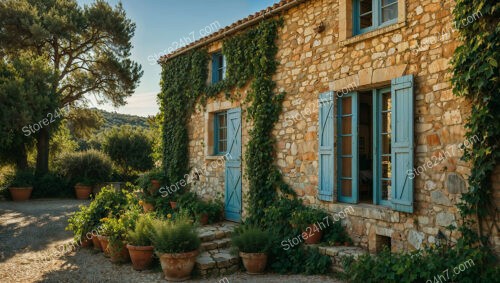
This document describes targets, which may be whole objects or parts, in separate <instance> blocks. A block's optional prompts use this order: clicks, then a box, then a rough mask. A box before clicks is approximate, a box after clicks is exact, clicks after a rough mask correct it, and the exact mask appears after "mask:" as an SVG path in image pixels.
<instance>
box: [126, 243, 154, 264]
mask: <svg viewBox="0 0 500 283" xmlns="http://www.w3.org/2000/svg"><path fill="white" fill-rule="evenodd" d="M127 249H128V252H129V254H130V259H131V260H132V267H133V268H134V269H135V270H146V269H149V268H150V267H151V264H152V263H153V250H154V247H153V246H132V245H127Z"/></svg>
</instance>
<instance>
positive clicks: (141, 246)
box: [127, 215, 154, 270]
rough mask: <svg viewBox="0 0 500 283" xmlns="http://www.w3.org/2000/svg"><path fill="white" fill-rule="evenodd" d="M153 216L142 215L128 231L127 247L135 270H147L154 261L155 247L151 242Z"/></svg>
mask: <svg viewBox="0 0 500 283" xmlns="http://www.w3.org/2000/svg"><path fill="white" fill-rule="evenodd" d="M151 221H152V219H151V217H150V216H149V215H141V216H140V217H139V219H138V220H137V223H136V224H135V227H134V228H133V229H130V230H129V231H128V233H127V241H128V244H127V249H128V251H129V254H130V259H131V260H132V267H133V268H134V269H135V270H145V269H149V268H150V267H151V264H152V262H153V253H154V247H153V246H152V243H151V229H152V224H151Z"/></svg>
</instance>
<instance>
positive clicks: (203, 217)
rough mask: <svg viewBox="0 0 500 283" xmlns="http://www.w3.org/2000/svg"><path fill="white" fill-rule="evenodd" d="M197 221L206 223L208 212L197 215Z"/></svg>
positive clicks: (202, 223)
mask: <svg viewBox="0 0 500 283" xmlns="http://www.w3.org/2000/svg"><path fill="white" fill-rule="evenodd" d="M198 221H199V222H200V224H201V225H207V224H208V214H207V213H203V214H201V215H199V217H198Z"/></svg>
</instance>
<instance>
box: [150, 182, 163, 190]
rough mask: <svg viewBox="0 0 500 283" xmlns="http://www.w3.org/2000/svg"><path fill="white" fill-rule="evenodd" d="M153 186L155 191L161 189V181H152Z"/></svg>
mask: <svg viewBox="0 0 500 283" xmlns="http://www.w3.org/2000/svg"><path fill="white" fill-rule="evenodd" d="M151 186H152V187H153V189H155V190H158V189H160V187H161V185H160V181H158V180H151Z"/></svg>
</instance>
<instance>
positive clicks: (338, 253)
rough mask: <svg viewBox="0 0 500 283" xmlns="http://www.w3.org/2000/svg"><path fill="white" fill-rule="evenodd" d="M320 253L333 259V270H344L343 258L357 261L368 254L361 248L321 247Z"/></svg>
mask: <svg viewBox="0 0 500 283" xmlns="http://www.w3.org/2000/svg"><path fill="white" fill-rule="evenodd" d="M318 250H319V253H320V254H323V255H327V256H329V257H330V258H331V259H332V270H333V271H341V270H342V257H348V256H352V257H353V258H354V260H357V259H358V258H359V257H360V256H362V255H365V254H368V252H367V251H366V250H365V249H363V248H360V247H345V246H344V247H342V246H338V247H319V248H318Z"/></svg>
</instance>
